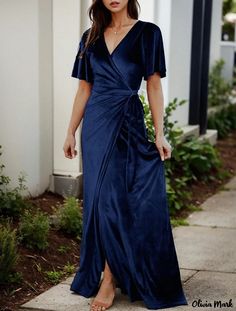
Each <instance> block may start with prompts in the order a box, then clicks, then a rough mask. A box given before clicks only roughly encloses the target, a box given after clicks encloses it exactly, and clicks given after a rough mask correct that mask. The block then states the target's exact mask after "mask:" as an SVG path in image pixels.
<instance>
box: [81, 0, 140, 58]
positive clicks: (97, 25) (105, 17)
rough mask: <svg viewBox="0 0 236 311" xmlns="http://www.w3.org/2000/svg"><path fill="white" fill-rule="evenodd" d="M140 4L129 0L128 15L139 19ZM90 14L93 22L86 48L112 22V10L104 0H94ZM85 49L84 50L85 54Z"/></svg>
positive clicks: (134, 0) (89, 10) (135, 0)
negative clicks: (106, 5)
mask: <svg viewBox="0 0 236 311" xmlns="http://www.w3.org/2000/svg"><path fill="white" fill-rule="evenodd" d="M139 10H140V5H139V3H138V0H129V1H128V5H127V12H128V15H129V16H130V17H131V18H133V19H138V16H139ZM87 12H88V15H89V18H90V20H91V22H92V25H91V28H90V31H89V33H88V36H87V38H86V42H85V49H86V48H87V47H88V46H89V45H90V44H92V43H94V42H95V41H96V40H97V38H98V37H99V36H100V35H101V33H102V32H103V31H104V29H105V28H106V27H107V26H108V25H109V24H110V23H111V21H112V17H111V12H110V11H109V10H108V9H107V8H106V7H105V5H104V4H103V1H102V0H93V2H92V4H91V6H90V7H89V8H88V11H87ZM83 52H84V51H82V54H83Z"/></svg>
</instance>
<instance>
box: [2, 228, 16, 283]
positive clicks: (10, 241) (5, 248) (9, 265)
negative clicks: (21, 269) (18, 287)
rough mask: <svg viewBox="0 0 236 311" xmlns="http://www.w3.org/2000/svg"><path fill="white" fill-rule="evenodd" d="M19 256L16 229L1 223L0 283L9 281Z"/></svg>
mask: <svg viewBox="0 0 236 311" xmlns="http://www.w3.org/2000/svg"><path fill="white" fill-rule="evenodd" d="M18 258H19V256H18V253H17V240H16V230H12V229H11V228H10V225H9V223H8V224H7V225H5V226H3V225H1V224H0V283H1V284H2V283H6V282H9V280H10V279H11V277H12V272H13V269H14V267H15V265H16V263H17V260H18Z"/></svg>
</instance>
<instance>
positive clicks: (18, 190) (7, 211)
mask: <svg viewBox="0 0 236 311" xmlns="http://www.w3.org/2000/svg"><path fill="white" fill-rule="evenodd" d="M1 148H2V146H0V156H1V155H2V152H1ZM4 168H5V165H3V164H0V215H1V216H10V217H14V218H16V217H19V215H20V214H22V213H23V212H24V211H25V210H26V209H29V208H30V207H31V204H30V203H28V202H27V201H26V200H25V199H24V198H23V197H22V192H23V191H24V190H26V189H27V187H26V186H25V181H26V180H25V175H24V174H23V173H20V175H19V177H18V183H19V185H18V186H17V187H15V188H14V189H9V185H10V182H11V179H10V177H9V176H6V175H4V172H3V171H4Z"/></svg>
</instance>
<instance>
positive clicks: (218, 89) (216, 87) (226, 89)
mask: <svg viewBox="0 0 236 311" xmlns="http://www.w3.org/2000/svg"><path fill="white" fill-rule="evenodd" d="M224 64H225V61H224V60H223V59H219V60H217V61H216V62H215V64H214V66H212V68H211V70H210V73H209V82H208V106H209V107H212V106H220V105H222V104H229V102H230V100H229V96H230V92H231V88H232V86H231V84H230V83H229V82H227V81H225V79H224V78H223V77H222V69H223V67H224Z"/></svg>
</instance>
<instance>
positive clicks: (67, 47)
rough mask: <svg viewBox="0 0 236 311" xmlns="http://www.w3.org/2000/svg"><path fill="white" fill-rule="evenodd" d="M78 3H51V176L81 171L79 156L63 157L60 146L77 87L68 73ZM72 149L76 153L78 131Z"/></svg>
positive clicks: (73, 51) (78, 21) (77, 32)
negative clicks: (52, 153) (52, 170)
mask: <svg viewBox="0 0 236 311" xmlns="http://www.w3.org/2000/svg"><path fill="white" fill-rule="evenodd" d="M80 4H81V1H78V0H68V1H64V0H54V1H53V77H54V85H53V87H54V109H53V115H54V148H53V150H54V174H59V175H71V176H74V177H75V176H78V175H79V173H80V171H81V154H80V153H79V156H77V157H76V158H74V159H72V160H70V159H67V158H65V156H64V152H63V144H64V140H65V138H66V132H67V128H68V125H69V120H70V116H71V112H72V106H73V101H74V96H75V93H76V90H77V87H78V80H77V79H75V78H72V77H71V72H72V67H73V63H74V60H75V56H76V52H77V48H78V44H79V39H80V35H81V27H80V24H81V18H80ZM80 127H81V125H80ZM76 149H77V151H79V152H80V128H79V129H78V130H77V135H76Z"/></svg>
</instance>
